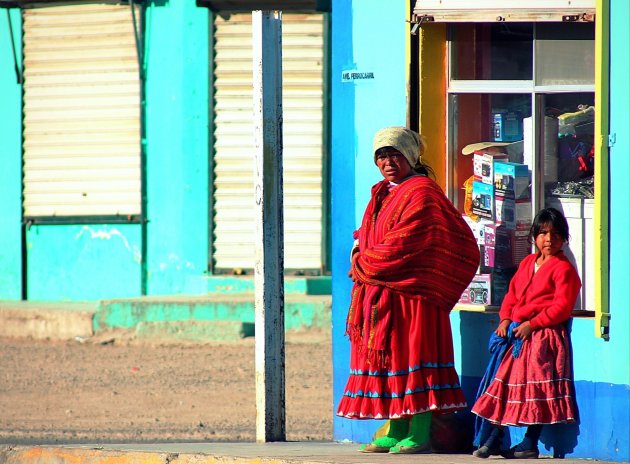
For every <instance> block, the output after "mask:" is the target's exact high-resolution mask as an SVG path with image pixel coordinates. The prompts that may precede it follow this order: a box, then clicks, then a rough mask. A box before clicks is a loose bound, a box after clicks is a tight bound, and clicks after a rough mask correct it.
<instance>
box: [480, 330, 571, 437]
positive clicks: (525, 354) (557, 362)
mask: <svg viewBox="0 0 630 464" xmlns="http://www.w3.org/2000/svg"><path fill="white" fill-rule="evenodd" d="M512 349H513V348H509V349H508V350H507V351H506V353H505V356H504V358H503V360H502V361H501V364H500V365H499V368H498V369H497V373H496V375H495V378H494V380H493V381H492V382H491V383H490V385H488V388H487V389H486V391H485V392H484V394H483V395H481V396H480V397H479V399H478V400H477V402H476V403H475V405H474V406H473V408H472V412H473V413H475V414H477V415H478V416H480V417H483V418H485V419H487V420H489V421H490V422H492V423H495V424H500V425H515V426H526V425H530V424H556V423H562V422H565V423H570V422H575V420H576V417H577V407H576V404H575V397H574V391H575V390H574V385H573V372H572V368H571V356H570V349H569V336H568V333H567V330H566V328H565V327H564V325H558V326H554V327H549V328H543V329H539V330H534V331H533V332H532V334H531V336H530V337H529V338H528V339H527V340H525V341H524V342H523V345H522V347H521V352H520V354H519V356H518V357H517V358H514V357H513V356H512Z"/></svg>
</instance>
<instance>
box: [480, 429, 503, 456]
mask: <svg viewBox="0 0 630 464" xmlns="http://www.w3.org/2000/svg"><path fill="white" fill-rule="evenodd" d="M502 441H503V429H502V428H500V427H494V429H493V430H492V432H491V433H490V435H489V436H488V438H487V439H486V441H485V442H484V444H483V445H481V446H480V447H479V449H476V450H475V451H473V456H475V457H476V458H482V459H486V458H488V457H490V456H499V455H500V454H501V442H502Z"/></svg>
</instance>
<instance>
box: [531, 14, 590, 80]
mask: <svg viewBox="0 0 630 464" xmlns="http://www.w3.org/2000/svg"><path fill="white" fill-rule="evenodd" d="M535 50H536V51H535V53H536V85H568V84H570V85H580V84H582V85H583V84H588V85H592V84H594V83H595V25H594V24H593V23H567V24H565V23H540V24H537V25H536V46H535Z"/></svg>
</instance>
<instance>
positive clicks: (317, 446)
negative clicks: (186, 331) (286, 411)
mask: <svg viewBox="0 0 630 464" xmlns="http://www.w3.org/2000/svg"><path fill="white" fill-rule="evenodd" d="M357 448H358V445H357V444H355V443H331V442H326V443H321V442H281V443H265V444H256V443H156V444H122V445H116V444H107V445H43V446H25V445H20V446H10V445H0V463H1V464H353V463H357V464H381V463H387V464H399V463H414V464H421V463H436V464H440V463H442V464H446V463H449V464H460V463H481V462H484V461H483V460H480V459H477V458H474V457H472V456H471V455H466V454H415V455H389V454H363V453H359V452H358V451H357ZM540 459H542V460H544V461H545V462H558V463H562V464H585V463H589V462H605V461H595V460H592V459H588V460H587V459H553V458H550V457H544V456H541V458H540ZM540 459H539V460H540ZM490 461H493V462H502V461H504V459H503V458H501V457H492V458H490ZM516 461H517V462H521V461H523V460H516Z"/></svg>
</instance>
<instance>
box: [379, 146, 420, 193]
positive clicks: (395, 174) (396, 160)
mask: <svg viewBox="0 0 630 464" xmlns="http://www.w3.org/2000/svg"><path fill="white" fill-rule="evenodd" d="M376 165H377V166H378V169H379V170H380V171H381V174H382V175H383V177H384V178H385V179H387V180H388V181H390V182H394V183H395V184H399V183H400V182H401V181H402V180H404V179H405V178H407V177H409V175H410V174H411V173H412V171H413V169H412V168H411V165H410V164H409V161H407V158H405V157H404V156H403V154H402V153H400V152H399V151H398V150H396V149H395V148H391V147H385V148H381V149H379V150H378V151H377V152H376Z"/></svg>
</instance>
